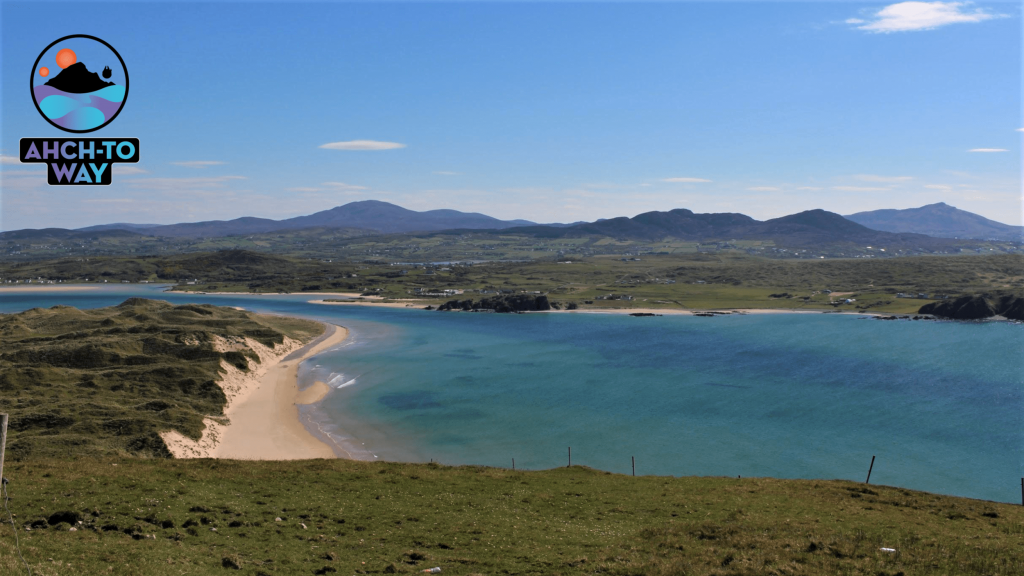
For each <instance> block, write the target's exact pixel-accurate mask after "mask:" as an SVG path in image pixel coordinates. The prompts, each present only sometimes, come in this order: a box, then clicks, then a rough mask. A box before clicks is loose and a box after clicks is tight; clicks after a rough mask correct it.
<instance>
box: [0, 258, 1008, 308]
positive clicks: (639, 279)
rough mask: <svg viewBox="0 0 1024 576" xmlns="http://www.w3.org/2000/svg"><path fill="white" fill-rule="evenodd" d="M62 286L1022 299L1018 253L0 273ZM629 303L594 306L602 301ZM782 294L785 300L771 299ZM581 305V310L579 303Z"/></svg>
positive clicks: (821, 300) (915, 303)
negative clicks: (157, 284) (137, 284)
mask: <svg viewBox="0 0 1024 576" xmlns="http://www.w3.org/2000/svg"><path fill="white" fill-rule="evenodd" d="M38 278H43V279H49V280H54V281H57V280H61V281H64V282H81V281H85V280H86V279H89V281H90V282H96V281H101V282H102V281H103V280H106V281H107V282H108V283H121V282H122V281H130V282H139V281H142V280H147V281H150V282H170V283H178V282H180V281H184V280H188V281H192V280H197V282H196V283H195V284H193V285H189V284H179V285H178V286H177V288H176V289H179V290H195V291H204V292H225V291H226V292H330V291H349V292H360V293H361V292H369V293H372V294H379V295H382V296H385V297H388V298H419V299H421V300H424V305H425V304H427V303H431V304H435V305H436V304H438V303H440V302H443V301H445V300H446V298H444V297H441V296H437V297H429V296H427V297H424V296H420V294H422V293H428V294H429V293H437V292H440V291H441V290H445V289H457V290H465V291H469V292H476V293H478V294H479V293H481V292H487V293H494V292H497V291H501V292H504V293H508V292H517V291H524V290H525V291H530V292H532V291H540V292H543V293H547V294H549V296H550V298H551V299H552V300H554V301H560V302H562V303H568V302H575V303H576V304H577V305H579V306H580V307H581V308H586V307H589V306H594V307H639V308H643V307H647V308H689V309H707V308H795V309H800V308H805V309H812V310H830V309H833V308H836V307H835V306H833V304H832V302H831V300H832V299H833V298H830V296H829V295H827V294H825V293H824V291H825V290H832V291H835V292H845V293H851V294H850V295H849V297H852V298H854V299H856V300H857V302H855V303H852V304H843V305H840V306H838V309H841V310H858V309H859V310H868V309H870V310H871V311H876V312H889V313H912V312H916V311H917V310H918V309H919V308H920V307H921V306H922V305H923V304H926V303H928V302H929V301H931V300H924V301H922V300H916V299H896V294H897V293H899V292H904V293H912V294H918V293H925V294H928V295H930V296H934V295H936V294H945V295H948V296H958V295H963V294H983V293H990V294H994V295H1002V294H1008V295H1016V296H1024V255H1014V254H998V255H988V256H983V255H972V256H916V257H900V258H846V259H825V260H820V259H817V260H810V259H789V260H779V259H771V258H764V257H760V256H751V255H747V254H743V253H738V252H735V251H728V250H724V251H716V252H706V251H690V252H679V253H672V254H645V255H642V256H631V257H629V258H622V257H618V256H588V257H585V258H583V259H569V258H566V257H562V259H561V260H555V259H552V258H544V259H537V260H530V261H524V262H488V263H479V264H475V265H437V266H415V265H408V264H406V265H397V266H393V265H389V264H388V263H385V262H381V261H375V260H374V261H363V262H349V261H345V262H334V261H332V262H326V261H319V260H310V259H299V258H291V257H284V256H273V255H268V254H262V253H256V252H249V251H245V250H225V251H221V252H212V253H202V254H191V255H177V256H168V257H137V258H91V259H63V260H51V261H42V262H25V263H15V264H10V263H9V264H7V265H0V281H3V280H4V279H20V280H21V281H22V282H24V281H25V280H28V279H36V280H35V282H38ZM610 294H611V295H616V296H618V297H622V296H630V297H632V299H627V300H619V299H606V298H604V297H607V296H608V295H610ZM778 294H785V296H782V297H779V296H775V295H778ZM588 301H590V303H589V304H588V303H587V302H588Z"/></svg>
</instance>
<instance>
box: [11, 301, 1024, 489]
mask: <svg viewBox="0 0 1024 576" xmlns="http://www.w3.org/2000/svg"><path fill="white" fill-rule="evenodd" d="M129 295H149V296H152V297H159V298H163V299H167V300H170V301H172V302H186V301H191V302H211V303H216V304H222V305H231V306H244V307H246V308H248V309H251V310H256V311H261V312H275V313H283V314H289V315H295V316H304V317H309V318H319V319H323V320H327V321H332V322H336V323H338V324H341V325H344V326H346V327H348V328H350V329H351V335H350V337H349V339H348V340H346V342H345V344H344V345H343V346H342V347H341V348H339V349H337V350H334V351H329V352H325V353H322V354H320V355H318V356H317V357H316V358H314V359H313V360H312V361H310V362H307V363H306V364H304V366H303V368H302V371H301V372H302V379H303V381H305V382H307V383H308V382H312V380H314V379H318V380H323V381H325V382H329V383H330V384H331V385H332V386H333V387H335V388H337V390H335V391H334V392H332V393H331V394H330V395H329V396H328V397H327V398H326V399H325V400H324V401H323V402H322V403H320V404H319V405H316V406H313V407H304V408H303V409H302V412H303V414H304V416H305V417H306V418H308V419H310V421H311V422H315V424H316V425H317V426H318V427H319V428H321V429H324V430H327V431H329V432H330V433H331V434H332V435H334V436H335V437H336V438H339V439H341V440H343V441H346V442H348V443H350V444H352V445H353V446H355V447H357V448H359V449H361V450H364V451H365V454H366V455H368V456H369V457H371V458H372V457H377V458H381V459H387V460H403V461H427V460H431V459H432V460H435V461H440V462H444V463H449V464H486V465H495V466H511V460H512V458H515V461H516V467H517V468H549V467H553V466H559V465H565V464H566V463H567V460H568V458H567V457H568V447H570V446H571V447H572V462H573V463H574V464H585V465H588V466H593V467H595V468H600V469H602V470H610V471H614V472H623V473H629V471H630V457H635V458H636V467H637V473H638V474H665V475H691V474H695V475H742V476H775V477H781V478H846V479H850V480H858V481H863V480H864V478H865V476H866V474H867V468H868V464H869V463H870V461H871V457H872V455H874V456H877V459H876V462H875V467H874V471H873V472H872V476H871V481H872V483H877V484H889V485H897V486H903V487H907V488H915V489H922V490H929V491H932V492H939V493H945V494H955V495H961V496H970V497H975V498H984V499H990V500H999V501H1005V502H1017V501H1019V500H1018V499H1019V498H1020V492H1019V488H1020V478H1021V477H1022V476H1024V465H1022V454H1024V427H1022V424H1024V412H1022V408H1024V362H1022V360H1024V325H1019V324H1009V323H978V324H966V323H953V322H920V321H919V322H912V321H888V322H883V321H877V320H871V319H863V318H861V317H857V316H849V315H837V314H773V315H744V316H738V315H733V316H719V317H714V318H700V317H690V316H664V317H653V318H652V317H646V318H634V317H629V316H618V315H599V314H525V315H502V314H468V313H439V312H424V311H420V310H403V309H382V308H367V307H355V306H352V307H349V306H323V305H316V304H308V303H306V300H308V299H310V298H311V297H310V296H302V295H290V296H261V297H247V296H212V295H208V296H205V295H192V296H186V295H178V294H160V293H159V287H139V286H133V287H120V286H118V287H111V288H110V289H107V290H103V291H96V292H93V293H89V292H67V293H61V294H33V293H30V294H27V295H19V294H12V293H9V292H0V311H5V312H10V311H16V310H23V309H27V308H30V307H33V306H51V305H54V304H58V303H60V304H69V305H74V306H79V307H97V306H107V305H111V304H116V303H119V302H121V301H122V300H123V299H124V298H126V297H128V296H129Z"/></svg>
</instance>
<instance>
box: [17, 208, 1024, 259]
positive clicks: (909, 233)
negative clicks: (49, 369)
mask: <svg viewBox="0 0 1024 576" xmlns="http://www.w3.org/2000/svg"><path fill="white" fill-rule="evenodd" d="M312 228H322V229H325V230H336V231H337V232H338V233H339V234H341V235H343V236H346V237H351V236H359V235H370V234H381V233H384V234H402V233H412V232H417V233H433V232H441V231H446V230H465V231H476V232H483V233H487V232H496V231H499V230H500V231H508V232H514V233H517V234H523V235H529V236H534V237H538V238H558V237H577V236H588V235H603V236H611V237H615V238H622V239H629V240H644V241H658V240H660V239H662V238H680V239H687V240H696V241H702V240H732V239H735V240H773V241H775V243H776V244H777V245H779V246H791V247H814V246H822V245H836V244H857V245H861V246H864V247H866V246H885V247H892V248H921V249H942V248H943V247H948V246H949V245H950V244H949V243H950V242H951V241H950V240H948V239H944V238H939V237H937V236H944V237H950V236H957V237H960V238H971V237H975V238H983V239H984V238H999V239H1009V240H1017V241H1020V240H1021V236H1020V234H1021V228H1020V227H1018V226H1008V225H1006V224H1000V223H998V222H994V221H992V220H988V219H986V218H983V217H981V216H978V215H976V214H971V213H970V212H964V211H962V210H957V209H956V208H953V207H951V206H947V205H945V204H932V205H929V206H924V207H922V208H916V209H913V210H876V211H874V212H861V213H859V214H854V215H852V216H848V217H843V216H840V215H839V214H836V213H834V212H827V211H825V210H808V211H806V212H800V213H799V214H792V215H790V216H783V217H781V218H773V219H771V220H766V221H763V222H762V221H759V220H755V219H753V218H751V217H750V216H746V215H744V214H734V213H721V214H698V213H694V212H692V211H690V210H686V209H676V210H670V211H667V212H646V213H644V214H640V215H637V216H634V217H632V218H626V217H620V218H611V219H607V220H597V221H595V222H577V223H573V224H536V223H533V222H530V221H527V220H498V219H497V218H492V217H490V216H486V215H484V214H477V213H466V212H459V211H458V210H428V211H426V212H416V211H414V210H408V209H405V208H402V207H400V206H396V205H394V204H389V203H387V202H379V201H375V200H366V201H362V202H352V203H349V204H345V205H344V206H338V207H336V208H332V209H330V210H324V211H322V212H317V213H315V214H311V215H309V216H299V217H296V218H288V219H285V220H271V219H268V218H253V217H244V218H236V219H234V220H226V221H225V220H212V221H207V222H193V223H182V224H171V225H156V224H128V223H121V224H103V225H99V226H89V227H87V228H82V229H80V230H64V229H59V228H50V229H45V230H16V231H12V232H4V233H0V240H8V241H10V240H29V239H43V238H45V239H62V238H68V239H74V238H84V237H88V236H90V235H97V234H98V235H101V236H104V237H108V236H119V237H128V236H151V237H172V238H214V237H223V236H240V235H249V234H261V233H268V232H279V231H286V230H299V229H312ZM921 231H927V232H929V233H930V234H926V233H924V232H921Z"/></svg>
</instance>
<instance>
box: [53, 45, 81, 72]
mask: <svg viewBox="0 0 1024 576" xmlns="http://www.w3.org/2000/svg"><path fill="white" fill-rule="evenodd" d="M75 62H78V55H77V54H75V51H74V50H72V49H71V48H61V50H60V51H59V52H57V66H60V67H61V68H67V67H68V66H71V65H72V64H74V63H75Z"/></svg>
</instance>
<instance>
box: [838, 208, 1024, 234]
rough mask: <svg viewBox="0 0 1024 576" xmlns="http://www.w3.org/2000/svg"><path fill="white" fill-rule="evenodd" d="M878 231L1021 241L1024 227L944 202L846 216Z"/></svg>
mask: <svg viewBox="0 0 1024 576" xmlns="http://www.w3.org/2000/svg"><path fill="white" fill-rule="evenodd" d="M846 218H847V219H849V220H852V221H854V222H857V223H858V224H863V225H864V226H867V227H868V228H872V229H874V230H882V231H885V232H913V233H917V234H927V235H928V236H935V237H937V238H975V239H978V240H1012V241H1015V242H1020V241H1021V240H1022V236H1024V226H1010V225H1008V224H1003V223H1001V222H996V221H995V220H989V219H988V218H985V217H984V216H978V215H977V214H973V213H971V212H966V211H964V210H960V209H957V208H954V207H952V206H950V205H948V204H945V203H943V202H939V203H938V204H928V205H927V206H921V207H920V208H908V209H906V210H872V211H870V212H858V213H856V214H851V215H849V216H847V217H846Z"/></svg>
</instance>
